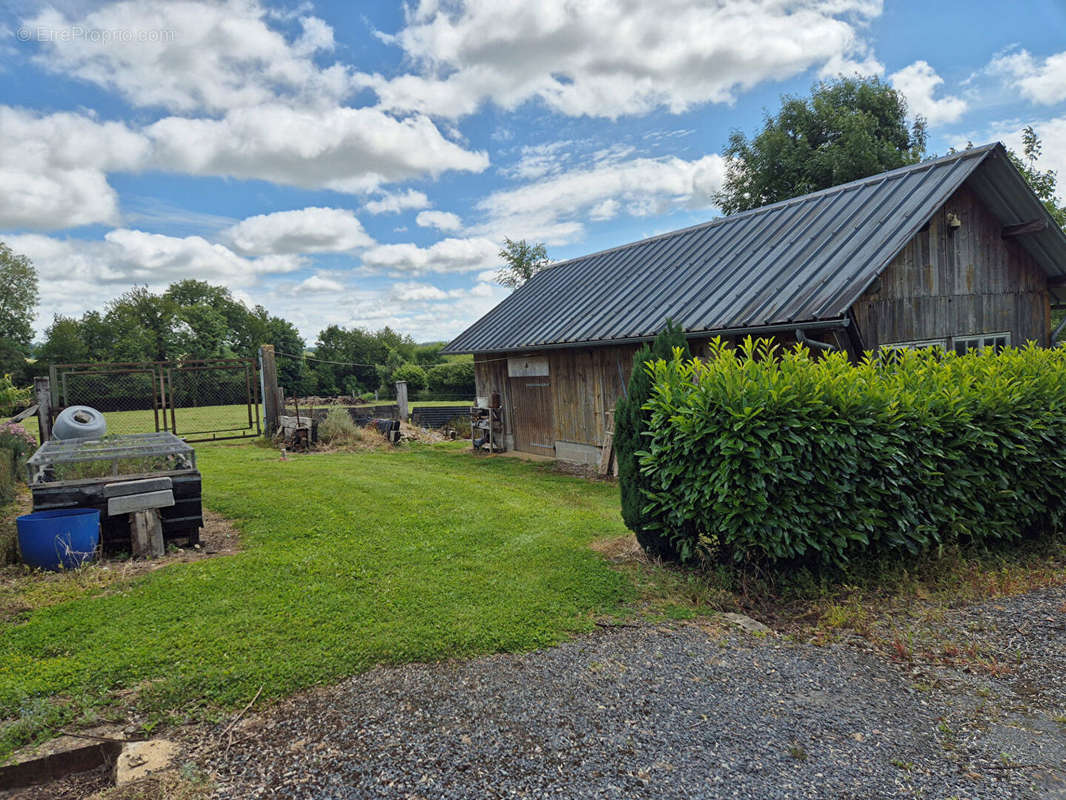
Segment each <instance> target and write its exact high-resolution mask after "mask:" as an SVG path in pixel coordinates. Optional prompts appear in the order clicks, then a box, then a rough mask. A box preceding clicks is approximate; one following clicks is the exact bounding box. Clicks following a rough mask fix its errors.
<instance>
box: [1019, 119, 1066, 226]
mask: <svg viewBox="0 0 1066 800" xmlns="http://www.w3.org/2000/svg"><path fill="white" fill-rule="evenodd" d="M1043 151H1044V145H1043V143H1042V142H1041V141H1040V137H1038V136H1037V135H1036V131H1035V130H1033V126H1032V125H1026V126H1025V127H1024V128H1023V129H1022V154H1021V156H1019V155H1018V154H1017V153H1015V152H1014V151H1013V150H1011V151H1008V153H1009V155H1010V160H1011V161H1013V162H1014V166H1016V167H1017V168H1018V170H1019V171H1020V172H1021V173H1022V175H1024V176H1025V179H1026V180H1027V181H1028V182H1029V186H1031V187H1032V189H1033V192H1034V193H1035V194H1036V196H1037V197H1039V198H1040V200H1041V201H1042V202H1043V203H1044V206H1045V207H1046V208H1047V210H1048V211H1049V212H1050V214H1051V216H1052V217H1054V218H1055V222H1056V223H1058V226H1059V227H1060V228H1062V229H1063V230H1064V231H1066V206H1063V205H1060V204H1059V201H1058V196H1057V193H1058V174H1057V173H1056V172H1055V170H1053V169H1045V170H1042V169H1040V168H1039V167H1038V166H1037V163H1036V162H1037V161H1039V160H1040V156H1041V154H1042V153H1043Z"/></svg>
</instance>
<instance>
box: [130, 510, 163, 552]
mask: <svg viewBox="0 0 1066 800" xmlns="http://www.w3.org/2000/svg"><path fill="white" fill-rule="evenodd" d="M130 545H131V547H132V549H133V557H134V558H152V557H159V556H161V555H163V554H164V553H165V552H166V550H165V549H164V547H163V521H162V519H161V518H160V516H159V509H158V508H150V509H148V510H147V511H134V512H133V513H132V514H130Z"/></svg>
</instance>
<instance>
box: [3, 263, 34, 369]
mask: <svg viewBox="0 0 1066 800" xmlns="http://www.w3.org/2000/svg"><path fill="white" fill-rule="evenodd" d="M37 297H38V295H37V269H36V268H35V267H34V266H33V262H32V261H30V260H29V258H27V257H26V256H24V255H21V254H19V253H16V252H14V251H13V250H12V249H11V248H10V247H8V246H7V245H6V244H4V243H3V242H0V370H2V371H3V372H22V371H23V369H24V367H25V363H26V354H27V352H28V351H29V347H30V342H31V341H32V339H33V318H34V315H35V313H36V311H37Z"/></svg>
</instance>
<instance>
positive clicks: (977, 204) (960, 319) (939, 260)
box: [852, 186, 1051, 349]
mask: <svg viewBox="0 0 1066 800" xmlns="http://www.w3.org/2000/svg"><path fill="white" fill-rule="evenodd" d="M948 213H955V214H958V216H959V218H960V219H961V220H962V227H961V228H959V229H958V230H956V231H954V232H950V229H949V228H948V225H947V214H948ZM1002 227H1003V226H1002V225H1001V224H1000V222H999V220H998V219H996V217H995V216H994V215H993V214H992V213H991V212H989V211H988V209H986V208H985V206H984V205H983V204H982V203H981V201H980V200H979V199H978V197H977V196H976V195H975V194H974V193H973V192H972V191H970V190H969V189H968V188H967V187H965V186H963V187H962V188H961V189H959V191H957V192H956V193H955V194H954V195H953V196H952V197H951V198H950V199H949V200H948V201H947V202H946V203H945V204H944V206H943V207H942V208H941V209H940V211H938V212H937V213H936V214H935V215H934V216H933V219H932V222H931V224H930V226H929V228H928V230H926V231H924V232H922V233H919V234H918V235H917V236H915V237H914V239H912V240H911V241H910V243H908V244H907V246H906V247H905V248H904V249H903V251H901V252H900V254H899V255H898V256H896V258H895V259H894V260H893V261H892V263H891V264H890V265H889V266H888V268H887V269H886V270H885V271H884V272H883V273H882V275H881V278H880V280H879V282H878V283H876V284H874V286H873V287H871V290H869V291H867V292H866V293H865V294H864V295H863V296H862V297H860V298H859V300H858V301H857V302H856V303H855V305H854V306H853V308H852V311H853V313H854V318H855V322H856V323H857V324H858V327H859V330H860V331H861V332H862V336H863V339H864V344H865V346H866V347H867V348H868V349H876V348H877V347H878V346H879V345H882V344H889V343H891V342H908V341H918V340H923V339H942V338H946V337H949V336H964V335H967V334H976V333H994V332H998V331H1010V333H1011V343H1012V344H1014V345H1023V344H1025V342H1026V341H1028V340H1030V339H1032V340H1034V341H1036V342H1037V343H1038V344H1041V345H1047V344H1048V339H1049V334H1050V326H1051V312H1050V306H1049V300H1050V298H1049V295H1048V291H1047V276H1046V274H1045V273H1044V271H1043V270H1042V269H1041V268H1040V267H1039V265H1037V263H1036V262H1035V261H1034V260H1033V258H1032V257H1031V256H1030V255H1029V254H1028V253H1027V252H1026V251H1025V249H1024V248H1023V247H1022V246H1021V244H1020V243H1019V242H1017V241H1014V240H1004V239H1003V238H1002V237H1001V232H1002ZM874 290H876V291H874Z"/></svg>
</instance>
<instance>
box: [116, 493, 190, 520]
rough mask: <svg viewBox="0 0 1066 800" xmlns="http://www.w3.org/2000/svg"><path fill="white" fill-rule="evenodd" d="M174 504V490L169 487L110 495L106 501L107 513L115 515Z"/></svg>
mask: <svg viewBox="0 0 1066 800" xmlns="http://www.w3.org/2000/svg"><path fill="white" fill-rule="evenodd" d="M172 505H174V492H173V491H172V490H170V489H167V490H166V491H162V492H144V493H142V494H127V495H122V496H121V497H111V498H108V501H107V515H108V516H109V517H117V516H118V515H119V514H132V513H134V512H135V511H148V510H149V509H152V508H169V507H170V506H172Z"/></svg>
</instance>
